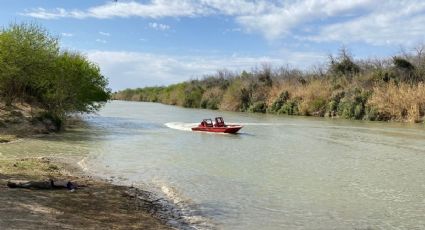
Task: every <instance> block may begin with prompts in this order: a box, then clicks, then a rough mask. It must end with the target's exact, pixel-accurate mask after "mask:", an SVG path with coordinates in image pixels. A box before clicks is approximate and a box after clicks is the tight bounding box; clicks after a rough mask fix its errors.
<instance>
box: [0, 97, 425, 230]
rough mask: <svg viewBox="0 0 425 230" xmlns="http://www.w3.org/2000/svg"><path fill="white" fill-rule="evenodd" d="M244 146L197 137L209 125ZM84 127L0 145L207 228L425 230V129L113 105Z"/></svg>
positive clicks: (217, 138) (3, 151)
mask: <svg viewBox="0 0 425 230" xmlns="http://www.w3.org/2000/svg"><path fill="white" fill-rule="evenodd" d="M215 116H223V117H224V118H225V121H227V122H228V123H240V124H242V125H244V128H243V129H242V130H241V133H240V134H238V135H228V134H226V135H223V134H221V135H217V134H206V133H197V132H191V131H190V127H191V126H193V125H195V123H197V122H199V121H201V120H202V119H203V118H213V117H215ZM85 119H86V121H87V124H88V125H87V127H86V128H80V129H73V130H71V131H70V132H66V133H64V134H60V135H52V136H50V137H48V138H41V139H37V138H35V139H29V140H25V141H21V142H19V141H18V142H16V143H13V144H6V145H0V153H1V155H0V156H1V157H7V156H12V155H13V154H16V153H17V152H19V153H20V154H22V155H25V154H27V155H36V154H40V155H46V154H47V155H48V154H52V155H56V154H60V155H63V156H64V157H69V156H75V157H85V159H84V161H81V162H80V164H81V165H82V166H83V167H85V168H86V170H88V171H89V172H90V173H94V174H96V175H98V176H102V177H104V178H111V177H112V178H113V179H114V181H116V182H119V183H124V184H129V185H130V184H135V185H147V186H150V187H151V188H152V189H154V190H156V191H158V192H159V193H162V194H164V195H165V196H168V198H169V199H171V200H174V201H175V203H176V204H177V205H180V206H181V208H182V209H183V210H184V212H185V214H186V216H187V218H188V219H189V221H190V222H192V223H193V225H194V226H196V227H198V228H213V227H217V228H220V229H367V228H372V229H375V228H378V229H414V228H417V229H421V228H424V227H425V214H424V213H425V167H424V165H425V142H424V141H425V127H424V125H423V124H399V123H380V122H364V121H349V120H339V119H323V118H310V117H288V116H273V115H263V114H249V113H231V112H221V111H211V110H198V109H184V108H179V107H175V106H167V105H161V104H153V103H141V102H121V101H113V102H111V103H108V104H107V105H106V106H105V108H103V109H102V110H101V111H100V112H99V115H94V116H87V117H86V118H85Z"/></svg>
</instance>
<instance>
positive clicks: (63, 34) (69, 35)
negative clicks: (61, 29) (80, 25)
mask: <svg viewBox="0 0 425 230" xmlns="http://www.w3.org/2000/svg"><path fill="white" fill-rule="evenodd" d="M61 35H62V37H73V36H74V34H72V33H61Z"/></svg>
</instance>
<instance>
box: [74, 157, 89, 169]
mask: <svg viewBox="0 0 425 230" xmlns="http://www.w3.org/2000/svg"><path fill="white" fill-rule="evenodd" d="M86 160H87V157H84V158H83V159H82V160H80V161H79V162H78V163H77V164H78V166H80V167H81V169H82V170H83V171H85V172H87V171H88V170H89V168H88V166H87V163H86Z"/></svg>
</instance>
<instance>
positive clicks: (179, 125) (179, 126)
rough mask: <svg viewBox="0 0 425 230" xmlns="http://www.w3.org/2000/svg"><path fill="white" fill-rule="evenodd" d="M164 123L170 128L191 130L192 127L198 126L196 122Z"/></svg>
mask: <svg viewBox="0 0 425 230" xmlns="http://www.w3.org/2000/svg"><path fill="white" fill-rule="evenodd" d="M164 125H165V126H167V127H168V128H170V129H177V130H181V131H192V128H193V127H196V126H198V123H185V122H168V123H165V124H164Z"/></svg>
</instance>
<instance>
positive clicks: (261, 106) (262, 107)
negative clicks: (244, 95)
mask: <svg viewBox="0 0 425 230" xmlns="http://www.w3.org/2000/svg"><path fill="white" fill-rule="evenodd" d="M266 109H267V105H266V103H265V102H264V101H258V102H255V103H253V104H252V105H251V106H250V107H249V108H248V112H252V113H265V112H266Z"/></svg>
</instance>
